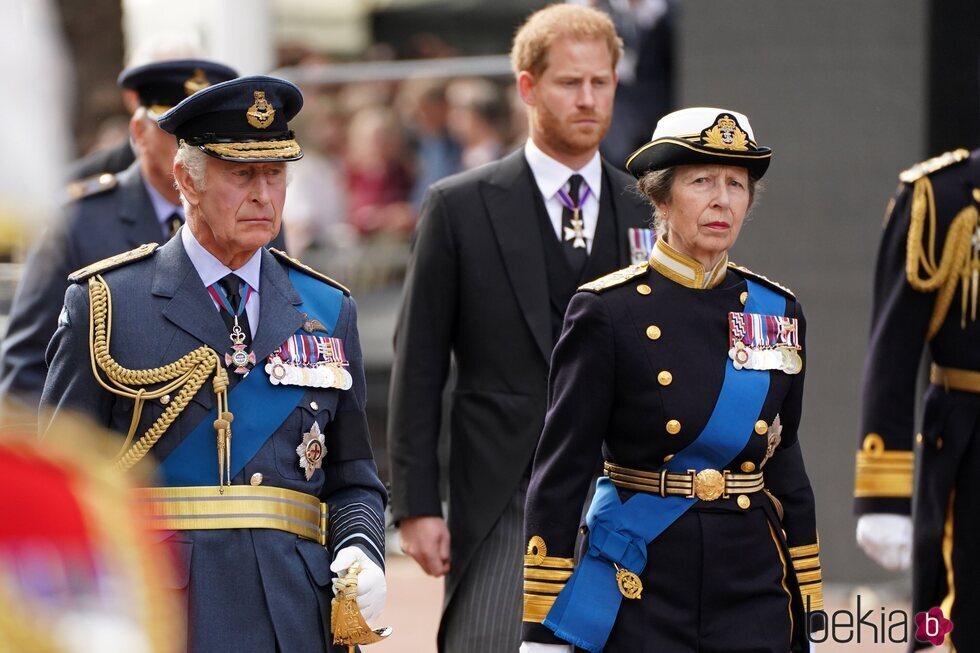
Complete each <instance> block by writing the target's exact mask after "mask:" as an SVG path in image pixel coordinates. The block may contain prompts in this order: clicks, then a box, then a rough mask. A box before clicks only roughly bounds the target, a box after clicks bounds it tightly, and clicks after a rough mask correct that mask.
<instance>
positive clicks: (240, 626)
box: [42, 77, 386, 653]
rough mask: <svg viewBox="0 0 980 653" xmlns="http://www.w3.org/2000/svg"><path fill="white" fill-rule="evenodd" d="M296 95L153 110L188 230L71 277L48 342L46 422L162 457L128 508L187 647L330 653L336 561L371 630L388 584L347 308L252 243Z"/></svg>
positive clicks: (276, 87) (133, 461)
mask: <svg viewBox="0 0 980 653" xmlns="http://www.w3.org/2000/svg"><path fill="white" fill-rule="evenodd" d="M302 102H303V99H302V95H301V94H300V92H299V89H298V88H296V87H295V86H294V85H292V84H290V83H289V82H286V81H283V80H280V79H276V78H272V77H246V78H239V79H236V80H232V81H229V82H225V83H222V84H217V85H215V86H212V87H210V88H207V89H205V90H203V91H200V92H198V93H197V94H195V95H194V96H192V97H190V98H188V99H186V100H184V101H183V102H181V103H180V104H179V105H177V106H176V107H174V108H173V109H172V110H171V111H169V112H167V113H166V114H165V115H164V116H163V117H162V118H161V119H160V121H159V124H160V126H161V127H162V128H163V129H165V130H166V131H168V132H170V133H172V134H174V135H175V136H176V137H177V140H178V143H179V147H178V151H177V155H176V158H175V160H174V168H173V170H174V177H175V179H176V181H177V184H178V186H179V188H180V193H181V200H182V202H183V205H184V208H185V212H186V217H187V223H186V225H185V226H183V227H182V228H181V229H180V231H179V232H178V234H177V236H176V237H174V238H173V239H171V240H170V241H169V242H168V243H167V244H166V245H164V246H162V247H156V246H155V245H144V246H141V247H139V248H137V249H135V250H132V251H129V252H127V253H125V254H122V255H119V256H115V257H111V258H109V259H106V260H103V261H100V262H99V263H95V264H93V265H90V266H88V267H87V268H83V269H81V270H78V271H76V272H75V273H74V274H72V275H71V277H70V279H71V281H72V282H73V284H72V285H71V286H70V287H69V289H68V292H67V294H66V296H65V306H64V309H63V311H62V314H61V317H60V319H59V325H58V329H57V331H56V333H55V335H54V338H53V339H52V342H51V346H50V348H49V349H48V362H49V366H50V372H49V374H48V377H47V381H46V383H45V386H44V392H43V395H42V404H43V405H45V406H47V407H50V408H52V409H53V411H54V415H53V421H52V422H51V424H50V425H49V428H50V429H54V428H57V420H58V417H59V416H60V415H61V414H62V413H64V412H67V411H71V410H82V411H84V412H86V413H88V414H90V415H92V416H93V417H94V418H95V419H96V421H97V422H98V423H99V424H101V425H106V426H108V427H110V428H112V429H115V430H117V431H119V432H120V433H121V434H126V435H127V437H126V439H125V441H124V442H123V443H122V446H121V448H120V455H119V459H118V464H119V465H120V466H121V467H123V468H127V469H128V468H130V467H136V466H138V465H139V464H140V461H141V460H142V459H143V458H153V459H155V462H156V463H157V465H158V466H159V470H160V485H162V486H164V487H157V488H147V489H145V490H143V491H142V496H143V498H144V499H145V501H144V502H143V503H144V505H146V506H147V508H148V512H149V513H150V514H151V518H152V519H153V520H154V523H155V525H156V526H157V527H158V528H159V529H161V530H164V531H172V532H171V533H167V532H164V533H163V535H164V536H167V535H169V537H167V538H166V541H168V542H169V543H171V544H172V545H174V547H175V548H176V549H177V550H178V552H179V553H180V554H181V557H180V558H179V559H180V564H181V566H180V567H179V569H178V571H179V573H178V581H179V582H178V585H179V586H180V587H181V588H183V589H184V590H186V600H187V614H188V648H189V650H191V651H196V652H204V653H221V652H223V651H229V652H230V651H235V652H236V653H241V652H250V651H255V652H256V653H258V652H263V653H267V652H270V651H283V652H285V653H295V652H298V653H304V652H309V653H314V652H316V653H322V651H324V650H336V649H333V648H331V643H330V639H331V638H330V633H329V632H328V624H329V621H330V619H329V615H330V597H331V591H330V590H331V585H332V576H333V573H332V572H340V575H342V576H343V575H345V574H346V575H347V576H348V581H349V579H350V578H351V575H350V574H348V570H349V569H350V568H351V567H355V571H356V570H358V569H359V570H360V573H359V575H357V576H356V578H357V585H356V593H354V592H353V591H351V593H350V601H349V603H348V605H350V604H355V605H356V606H357V607H358V608H359V609H360V613H361V614H362V615H363V617H364V619H366V620H367V621H369V622H370V621H372V620H373V619H375V618H377V617H378V616H379V615H380V612H381V609H382V607H383V604H384V599H385V594H386V586H385V579H384V572H383V565H384V548H383V547H384V540H383V531H384V522H383V517H382V515H383V510H384V504H385V501H386V493H385V490H384V487H383V485H382V484H381V482H380V481H379V480H378V476H377V469H376V466H375V462H374V458H373V455H372V452H371V447H370V443H369V442H370V440H369V434H368V428H367V420H366V418H365V413H364V402H365V386H364V370H363V364H362V357H361V349H360V344H359V341H358V335H357V317H356V310H355V306H354V302H353V300H352V299H351V298H350V295H349V292H348V291H347V290H346V289H345V288H344V287H343V286H341V285H340V284H338V283H336V282H334V281H332V280H330V279H329V278H327V277H325V276H323V275H321V274H319V273H317V272H315V271H313V270H311V269H310V268H308V267H306V266H304V265H303V264H301V263H299V262H298V261H296V260H294V259H291V258H289V257H288V256H286V255H285V254H284V253H282V252H280V251H277V250H269V249H266V248H265V247H264V245H266V244H267V243H268V242H269V241H271V240H272V238H273V237H274V236H275V235H276V234H277V233H278V231H279V228H280V223H281V217H282V206H283V202H284V200H285V195H286V177H287V173H286V162H287V161H293V160H296V159H299V158H300V157H301V156H302V152H301V150H300V146H299V144H298V143H297V142H296V140H295V138H294V135H293V132H292V131H290V130H289V127H288V126H287V121H288V120H290V119H292V117H293V116H295V115H296V113H297V112H298V111H299V110H300V107H301V106H302ZM328 512H329V516H328ZM327 524H329V527H328V526H327ZM325 544H326V547H325V546H324V545H325ZM347 588H348V589H349V590H350V588H351V585H350V583H349V582H348V584H347ZM355 597H356V603H355V600H354V599H355ZM353 612H354V615H355V616H357V611H356V610H354V611H353ZM366 632H367V633H369V634H372V635H373V632H372V631H366ZM362 641H367V640H362Z"/></svg>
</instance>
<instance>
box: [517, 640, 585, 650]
mask: <svg viewBox="0 0 980 653" xmlns="http://www.w3.org/2000/svg"><path fill="white" fill-rule="evenodd" d="M518 653H572V645H571V644H541V643H538V642H521V648H520V649H519V652H518Z"/></svg>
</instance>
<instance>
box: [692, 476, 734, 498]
mask: <svg viewBox="0 0 980 653" xmlns="http://www.w3.org/2000/svg"><path fill="white" fill-rule="evenodd" d="M688 473H689V474H690V475H691V479H692V484H693V492H694V496H696V497H697V498H698V499H701V500H702V501H714V500H715V499H717V498H718V497H720V496H721V495H722V494H724V493H725V477H724V476H723V475H722V473H721V472H719V471H718V470H717V469H702V470H701V471H700V472H697V473H695V471H694V470H693V469H690V470H688Z"/></svg>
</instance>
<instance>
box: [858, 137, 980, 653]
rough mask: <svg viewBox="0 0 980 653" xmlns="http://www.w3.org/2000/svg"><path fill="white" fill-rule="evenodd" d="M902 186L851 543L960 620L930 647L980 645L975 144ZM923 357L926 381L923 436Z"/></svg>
mask: <svg viewBox="0 0 980 653" xmlns="http://www.w3.org/2000/svg"><path fill="white" fill-rule="evenodd" d="M899 179H900V180H901V185H900V186H899V190H898V194H897V195H896V196H895V198H894V199H892V201H891V202H890V203H889V206H888V209H887V213H886V222H885V225H884V231H883V232H882V235H881V241H880V244H879V247H878V259H877V264H876V266H875V275H874V301H873V304H872V311H871V337H870V341H869V345H868V354H867V358H866V360H865V366H864V404H863V408H862V417H861V439H860V441H859V443H858V453H857V461H856V465H857V466H856V475H855V482H854V496H855V511H856V512H857V514H858V523H857V533H856V535H857V541H858V544H859V545H860V547H861V548H862V549H863V550H864V551H865V552H866V553H867V554H868V556H869V557H870V558H871V559H872V560H874V561H875V562H877V563H878V564H879V565H881V566H882V567H884V568H885V569H892V570H897V569H908V568H909V566H910V565H911V567H912V614H918V613H922V612H926V611H934V610H936V608H938V609H939V610H941V611H942V616H944V617H945V618H946V619H949V620H950V621H952V624H953V630H952V632H951V633H949V634H948V636H947V634H946V631H945V630H943V631H939V630H936V631H934V633H935V635H936V639H935V640H934V641H933V644H935V645H937V646H938V645H940V644H941V643H943V641H945V643H946V644H947V645H948V646H949V647H950V649H951V650H954V651H977V650H980V623H978V621H977V619H976V616H977V615H978V614H980V593H978V592H977V591H976V590H974V589H973V586H974V584H976V582H977V581H978V580H980V563H978V558H977V552H978V551H980V526H978V522H977V505H978V504H977V502H980V483H978V480H977V478H978V477H977V470H978V469H980V432H978V429H980V426H978V425H980V344H978V343H980V322H978V321H977V302H978V295H980V276H978V269H980V214H978V209H980V150H973V151H972V152H970V151H968V150H965V149H959V150H955V151H953V152H947V153H946V154H943V155H941V156H938V157H935V158H933V159H930V160H928V161H923V162H922V163H919V164H916V165H914V166H912V167H911V168H909V169H908V170H905V171H904V172H902V173H901V174H900V175H899ZM924 350H928V353H929V358H930V359H931V360H932V365H931V368H930V370H929V381H930V385H929V386H928V389H927V390H926V391H925V397H924V402H925V403H924V408H923V412H922V423H921V425H920V426H919V428H918V429H916V424H915V405H916V398H917V394H918V379H919V364H920V361H921V360H922V354H923V351H924ZM916 458H918V468H919V469H918V472H917V473H916V472H915V467H916V460H915V459H916ZM930 616H931V617H932V618H933V619H935V616H936V615H935V613H934V612H930ZM935 623H937V624H938V623H939V622H938V621H936V622H935ZM937 627H938V626H937ZM934 633H929V634H930V635H932V634H934ZM925 645H926V644H925V643H921V644H918V645H917V648H921V647H923V646H925Z"/></svg>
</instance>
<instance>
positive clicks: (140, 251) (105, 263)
mask: <svg viewBox="0 0 980 653" xmlns="http://www.w3.org/2000/svg"><path fill="white" fill-rule="evenodd" d="M157 247H159V245H157V244H156V243H147V244H145V245H140V246H139V247H137V248H136V249H131V250H129V251H128V252H123V253H122V254H116V255H114V256H110V257H109V258H104V259H102V260H101V261H96V262H95V263H92V264H90V265H86V266H85V267H84V268H79V269H78V270H75V271H74V272H72V273H71V274H69V275H68V281H70V282H71V283H80V282H82V281H85V280H86V279H88V278H89V277H92V276H95V275H96V274H102V273H103V272H108V271H109V270H114V269H115V268H119V267H122V266H124V265H127V264H129V263H132V262H133V261H139V260H141V259H144V258H146V257H147V256H152V255H153V253H154V252H156V249H157Z"/></svg>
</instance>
